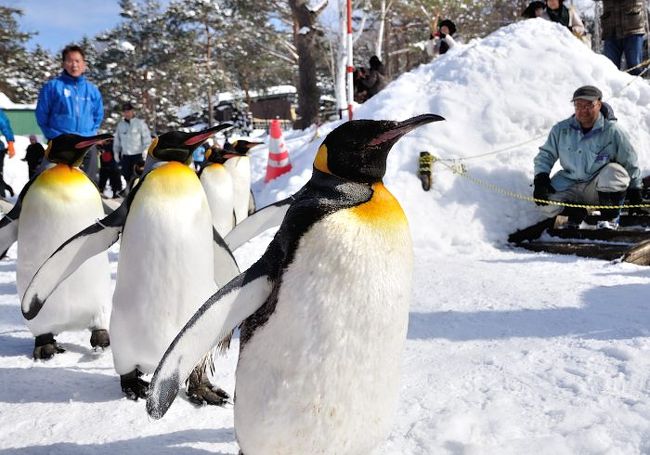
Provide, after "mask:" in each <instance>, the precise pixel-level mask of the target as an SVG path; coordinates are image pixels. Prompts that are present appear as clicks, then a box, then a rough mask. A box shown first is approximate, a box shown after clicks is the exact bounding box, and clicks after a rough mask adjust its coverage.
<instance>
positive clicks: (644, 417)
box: [0, 20, 650, 455]
mask: <svg viewBox="0 0 650 455" xmlns="http://www.w3.org/2000/svg"><path fill="white" fill-rule="evenodd" d="M584 84H594V85H597V86H599V87H600V88H601V89H602V90H603V92H604V93H605V99H606V101H608V102H610V104H611V105H612V106H613V107H614V109H615V111H616V114H617V116H618V118H619V122H620V124H621V125H622V126H623V128H624V129H625V130H627V132H628V133H629V135H630V138H631V140H632V142H633V144H634V145H635V146H636V148H637V151H638V153H639V156H640V162H641V166H642V169H643V171H644V172H643V173H644V174H646V172H645V171H647V167H648V162H649V158H650V157H649V156H648V145H649V144H648V141H649V140H650V138H649V133H648V131H649V128H648V126H649V125H648V124H647V123H648V119H649V118H650V116H649V115H648V114H649V112H648V109H650V108H649V107H648V104H649V101H650V88H649V87H648V85H647V82H646V81H643V80H634V79H633V78H632V77H630V76H628V75H626V74H624V73H621V72H619V71H617V70H616V69H615V68H614V66H613V65H612V64H611V63H609V61H608V60H606V59H605V58H604V57H602V56H599V55H596V54H594V53H592V52H591V51H589V50H588V49H587V48H585V47H584V45H583V44H581V43H580V42H579V41H578V40H577V39H575V38H573V37H572V36H571V35H570V34H569V33H568V31H566V30H565V29H563V28H562V27H560V26H556V25H555V24H551V23H548V22H544V21H541V20H529V21H525V22H520V23H517V24H513V25H511V26H508V27H505V28H503V29H501V30H499V31H497V32H496V33H494V34H492V35H490V36H489V37H487V38H485V39H483V40H475V41H472V42H470V43H468V44H467V45H465V46H461V47H459V48H457V49H453V50H452V51H450V52H449V53H447V54H446V55H444V56H442V57H440V58H439V59H437V60H435V61H434V62H432V63H430V64H427V65H423V66H421V67H420V68H418V69H416V70H415V71H413V72H411V73H409V74H405V75H403V76H401V77H400V78H398V79H397V80H395V81H394V82H393V83H392V84H390V85H389V86H388V87H387V88H386V89H385V90H384V91H383V92H381V93H380V94H378V95H377V96H376V97H374V98H373V99H371V100H370V101H369V102H367V103H366V104H364V105H363V106H361V107H360V108H359V109H358V111H357V112H356V117H357V118H375V119H395V120H403V119H405V118H407V117H410V116H413V115H417V114H421V113H425V112H433V113H437V114H440V115H443V116H444V117H446V118H447V121H446V122H439V123H435V124H431V125H428V126H426V127H422V128H420V129H418V130H416V131H415V132H413V133H411V134H409V135H408V136H406V137H405V138H403V139H402V140H400V141H399V142H398V143H397V145H396V146H395V147H394V150H393V152H392V153H391V155H390V157H389V163H388V172H387V176H386V179H385V181H386V186H387V187H388V188H389V189H390V190H391V191H392V192H393V193H394V194H395V195H396V196H397V198H398V200H399V201H400V202H401V203H402V205H403V206H404V208H405V210H406V211H407V215H408V218H409V222H410V225H411V229H412V233H413V238H414V247H415V275H414V291H413V305H412V308H411V314H410V326H409V333H408V339H407V343H406V350H405V354H404V368H403V372H402V389H401V400H400V405H399V410H398V413H397V415H396V416H395V425H394V427H393V431H392V433H391V435H390V437H389V439H388V441H387V442H386V444H385V445H384V446H383V447H381V448H380V449H379V450H378V455H389V454H390V455H392V454H402V455H409V454H413V455H416V454H417V455H428V454H461V453H463V454H494V453H499V454H522V453H531V454H549V455H551V454H552V455H557V454H567V455H568V454H575V453H581V454H589V455H591V454H593V455H595V454H605V453H607V454H642V453H650V442H649V441H650V439H649V438H648V435H649V434H650V404H649V403H650V400H649V397H648V387H647V384H648V383H649V381H650V311H648V308H647V297H646V296H647V293H648V289H649V285H650V269H648V268H643V267H637V266H632V265H630V264H616V263H607V262H603V261H595V260H587V259H579V258H575V257H571V256H553V255H547V254H534V253H530V252H527V251H523V250H517V249H510V248H508V247H504V245H503V244H504V242H505V238H506V236H507V234H508V233H509V232H511V231H512V230H514V229H515V228H516V227H521V226H524V225H527V224H529V223H531V222H533V221H535V220H536V219H537V218H538V217H539V215H538V213H537V210H536V208H535V206H534V205H533V204H530V203H527V202H521V201H518V200H515V199H510V198H506V197H504V196H502V195H500V194H497V193H495V192H492V191H488V190H486V189H485V188H483V187H481V186H477V185H475V184H474V183H472V182H470V181H468V180H465V179H463V178H461V177H458V176H455V175H453V174H452V173H451V172H450V171H448V170H445V169H444V168H443V167H441V166H440V164H437V165H436V167H435V170H434V186H433V189H432V190H431V191H430V192H423V191H422V189H421V187H420V183H419V180H418V179H417V177H416V175H415V171H416V169H417V158H418V155H419V152H420V151H422V150H428V151H430V152H432V153H434V154H436V155H437V156H440V157H441V158H452V157H471V156H474V155H478V154H483V153H488V152H493V151H498V150H501V149H503V148H505V147H507V146H511V145H517V144H523V145H517V146H516V147H514V148H513V149H512V150H510V151H509V152H506V153H499V154H496V155H490V156H487V157H484V158H481V159H473V160H467V161H466V162H465V164H466V165H467V169H468V172H469V174H470V175H471V176H473V177H476V178H478V179H481V180H484V181H486V182H489V183H490V184H493V185H497V186H500V187H503V188H507V189H509V190H512V191H514V192H518V193H522V194H527V195H529V194H530V193H531V188H530V187H529V184H530V182H531V181H532V177H533V175H532V168H533V164H532V160H533V157H534V156H535V154H536V153H537V147H538V146H539V145H541V144H542V143H543V142H544V140H545V137H546V134H547V133H548V131H549V130H550V128H551V126H552V125H553V124H554V123H555V122H557V121H559V120H562V119H563V118H566V117H568V116H569V115H571V113H572V106H571V104H570V102H569V100H570V98H571V94H572V93H573V91H574V90H575V89H576V88H577V87H578V86H580V85H584ZM335 126H336V124H335V123H332V124H327V125H323V126H322V127H321V128H320V130H319V131H318V135H317V132H316V131H314V130H313V129H312V130H306V131H302V132H299V131H293V132H286V133H285V140H286V142H287V146H288V148H289V150H290V153H291V160H292V164H293V170H292V172H291V173H289V174H287V175H284V176H281V177H279V178H278V179H276V180H274V181H272V182H270V183H269V184H264V183H263V178H264V172H265V167H266V159H267V156H268V148H267V147H258V148H257V149H256V150H254V152H253V159H252V168H253V175H254V181H255V184H254V188H253V189H254V192H255V195H256V198H257V201H258V205H259V206H263V205H265V204H268V203H270V202H273V201H275V200H278V199H281V198H283V197H286V196H288V195H289V194H291V193H293V192H295V191H297V190H298V189H299V188H300V187H301V186H302V185H303V184H304V183H305V182H306V181H307V180H308V179H309V177H310V176H311V166H312V161H313V157H314V155H315V153H316V150H317V148H318V146H319V144H320V142H321V140H322V138H323V137H324V135H325V134H326V133H327V132H328V131H329V130H331V129H333V128H334V127H335ZM524 143H525V144H524ZM20 153H21V151H20V150H19V151H18V153H17V154H18V156H20ZM5 166H6V168H7V170H6V172H5V173H12V172H13V173H14V175H18V171H19V167H20V170H22V166H24V168H25V172H26V165H25V164H24V163H20V162H19V161H17V160H15V159H14V160H11V161H10V160H6V161H5ZM23 182H24V180H23ZM44 228H45V229H46V228H47V227H46V226H45V227H44ZM271 235H272V233H271V232H267V233H265V234H264V235H263V236H261V237H260V238H259V239H256V240H255V241H253V242H250V244H248V245H246V246H245V247H243V248H242V249H240V250H238V251H237V252H236V256H237V259H238V261H239V263H240V265H241V266H242V268H244V267H247V266H248V265H250V264H251V263H252V262H253V261H254V260H255V259H256V258H257V257H259V255H260V254H261V253H262V252H263V250H264V246H265V243H266V242H268V241H269V239H270V238H271ZM110 257H111V261H112V266H113V270H115V267H116V262H115V261H116V258H117V248H114V249H113V250H112V252H111V255H110ZM161 285H163V284H162V283H161ZM15 292H16V291H15V246H14V247H12V249H10V251H9V260H7V261H4V262H3V263H2V264H0V381H1V382H2V384H3V387H2V390H0V450H1V449H7V450H5V451H6V452H7V453H20V454H30V455H31V454H46V453H47V454H82V453H97V454H101V453H106V454H108V453H111V454H112V453H116V452H117V453H121V454H140V453H174V454H194V453H218V454H236V453H237V451H238V448H237V445H236V442H235V438H234V431H233V420H232V410H231V409H212V408H207V407H205V408H201V409H196V408H195V407H193V406H192V405H191V404H189V403H188V402H187V401H185V400H182V399H178V400H176V402H175V403H174V405H173V406H172V407H171V409H170V411H169V413H168V414H167V415H166V416H165V417H164V418H163V419H162V420H160V421H155V422H152V421H151V420H149V419H148V418H147V416H146V413H145V409H144V404H143V403H142V402H138V403H133V402H131V401H128V400H127V399H125V398H123V397H122V394H121V392H120V388H119V379H118V377H117V375H116V373H115V372H114V370H113V367H112V359H111V356H110V353H103V354H94V353H92V352H91V351H90V350H89V347H88V337H89V334H88V333H66V334H62V335H61V336H59V337H58V340H59V341H60V342H61V343H62V344H63V346H64V347H65V348H66V349H67V350H68V351H67V352H66V353H65V354H62V355H60V356H57V357H55V358H54V359H53V360H51V361H48V362H33V361H32V360H31V358H30V357H29V355H30V353H31V350H32V346H33V339H32V337H31V334H30V333H29V332H28V331H27V329H26V328H25V325H24V322H23V320H22V317H21V315H20V309H19V303H18V299H17V297H16V295H15ZM237 349H238V340H237V339H235V340H233V349H231V351H230V353H229V354H228V356H227V357H226V358H225V359H223V360H220V361H219V363H218V364H217V372H216V373H215V374H216V377H215V383H217V384H219V385H220V386H222V387H224V388H225V389H226V390H228V391H232V390H233V384H234V376H233V370H234V365H235V362H236V352H237Z"/></svg>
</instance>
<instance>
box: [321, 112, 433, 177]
mask: <svg viewBox="0 0 650 455" xmlns="http://www.w3.org/2000/svg"><path fill="white" fill-rule="evenodd" d="M440 120H444V118H443V117H441V116H439V115H435V114H423V115H418V116H417V117H412V118H410V119H408V120H404V121H403V122H393V121H387V120H352V121H350V122H346V123H344V124H342V125H341V126H339V127H337V128H336V129H334V130H333V131H332V132H331V133H329V134H328V135H327V137H326V138H325V140H324V141H323V143H322V144H321V146H320V148H319V149H318V153H317V154H316V159H315V160H314V169H317V170H319V171H321V172H326V173H328V174H333V175H336V176H338V177H343V178H346V179H349V180H352V181H355V182H361V183H374V182H378V181H381V179H382V178H383V177H384V174H385V173H386V159H387V158H388V152H390V149H391V148H392V147H393V145H395V143H396V142H397V141H398V140H399V138H401V137H402V136H404V135H405V134H406V133H408V132H409V131H412V130H414V129H415V128H417V127H418V126H421V125H425V124H427V123H431V122H438V121H440Z"/></svg>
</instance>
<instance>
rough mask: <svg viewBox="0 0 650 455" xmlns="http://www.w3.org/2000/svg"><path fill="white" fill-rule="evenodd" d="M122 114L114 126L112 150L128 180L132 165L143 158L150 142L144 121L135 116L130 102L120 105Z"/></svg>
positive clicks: (131, 172) (130, 175) (149, 135)
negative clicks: (121, 117)
mask: <svg viewBox="0 0 650 455" xmlns="http://www.w3.org/2000/svg"><path fill="white" fill-rule="evenodd" d="M122 115H123V117H124V118H123V119H122V120H120V122H119V123H118V124H117V127H116V128H115V142H114V144H113V152H115V153H114V155H115V157H116V160H117V161H119V163H120V166H121V167H122V175H123V176H124V180H125V181H127V182H128V181H130V180H131V177H132V176H133V166H135V165H136V164H137V163H139V162H140V161H141V160H142V159H143V156H144V153H145V152H146V150H147V148H148V147H149V144H151V134H150V133H149V128H148V127H147V124H146V123H145V121H144V120H142V119H139V118H137V117H136V116H135V109H134V107H133V105H132V104H131V103H124V104H123V105H122Z"/></svg>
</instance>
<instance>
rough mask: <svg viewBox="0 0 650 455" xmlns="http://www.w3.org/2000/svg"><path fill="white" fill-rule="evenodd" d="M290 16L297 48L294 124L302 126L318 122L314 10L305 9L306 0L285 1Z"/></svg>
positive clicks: (306, 7)
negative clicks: (295, 120) (289, 8)
mask: <svg viewBox="0 0 650 455" xmlns="http://www.w3.org/2000/svg"><path fill="white" fill-rule="evenodd" d="M289 6H290V7H291V14H292V16H293V36H294V42H295V44H296V50H297V51H298V111H299V113H300V119H298V121H297V122H296V127H297V128H299V129H305V128H307V127H309V126H310V125H312V124H314V123H317V122H318V111H319V102H320V90H319V88H318V85H317V84H316V82H317V78H316V62H315V59H314V54H315V53H316V52H315V51H316V31H315V30H314V29H313V27H312V26H313V25H314V23H315V22H316V17H317V13H315V12H313V11H311V10H310V9H309V8H308V5H307V0H289Z"/></svg>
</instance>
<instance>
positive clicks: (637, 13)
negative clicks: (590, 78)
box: [600, 0, 647, 75]
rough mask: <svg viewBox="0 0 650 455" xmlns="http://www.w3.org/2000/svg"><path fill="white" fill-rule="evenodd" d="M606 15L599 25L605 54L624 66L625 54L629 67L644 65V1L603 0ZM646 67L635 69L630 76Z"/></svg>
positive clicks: (601, 18) (616, 63)
mask: <svg viewBox="0 0 650 455" xmlns="http://www.w3.org/2000/svg"><path fill="white" fill-rule="evenodd" d="M602 2H603V15H602V16H601V17H600V26H601V29H602V36H603V40H604V47H603V54H604V55H605V56H606V57H607V58H608V59H610V60H611V61H612V62H614V65H616V67H617V68H620V67H621V57H622V56H623V54H625V61H626V62H627V67H628V68H632V67H635V66H637V65H638V64H639V63H641V58H642V56H643V37H644V35H645V33H646V17H647V14H646V11H645V10H644V3H645V0H602ZM642 70H643V68H636V69H634V70H632V71H630V74H634V75H637V74H639V73H640V72H641V71H642Z"/></svg>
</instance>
